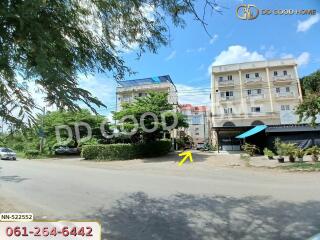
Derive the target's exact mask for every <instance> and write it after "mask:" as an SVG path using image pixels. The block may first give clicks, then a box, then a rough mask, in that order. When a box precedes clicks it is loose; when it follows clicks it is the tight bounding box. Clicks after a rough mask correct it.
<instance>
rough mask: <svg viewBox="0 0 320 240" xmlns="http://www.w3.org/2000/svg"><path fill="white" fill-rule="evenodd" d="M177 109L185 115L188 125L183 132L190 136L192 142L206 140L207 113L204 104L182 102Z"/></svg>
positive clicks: (207, 131) (196, 142)
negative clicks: (195, 104)
mask: <svg viewBox="0 0 320 240" xmlns="http://www.w3.org/2000/svg"><path fill="white" fill-rule="evenodd" d="M179 109H180V111H181V113H182V114H183V115H185V116H186V117H187V121H188V124H189V127H188V128H187V129H186V130H185V133H186V134H187V135H189V136H190V137H192V140H193V143H194V144H195V145H197V144H198V143H205V142H208V135H209V116H210V115H209V113H208V108H207V107H206V106H192V105H191V104H182V105H180V106H179Z"/></svg>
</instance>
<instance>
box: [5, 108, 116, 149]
mask: <svg viewBox="0 0 320 240" xmlns="http://www.w3.org/2000/svg"><path fill="white" fill-rule="evenodd" d="M103 120H104V117H103V116H100V115H93V114H92V113H91V112H90V111H89V110H79V111H76V112H71V111H55V112H48V113H47V114H46V115H45V116H41V115H38V116H37V117H36V120H35V124H34V125H33V126H32V127H30V128H24V129H23V130H16V131H14V132H11V133H10V134H8V135H7V136H3V137H2V138H1V139H2V142H3V144H4V145H5V146H8V147H11V148H13V149H15V150H17V151H25V152H26V151H28V150H39V144H40V137H39V132H40V131H43V132H44V134H45V145H44V149H45V152H47V153H51V152H52V150H53V148H54V147H57V146H58V145H57V144H58V143H57V139H56V132H55V127H56V126H61V125H67V126H69V127H70V128H71V129H72V134H73V140H72V141H71V142H66V143H65V145H68V146H70V147H77V146H79V145H82V144H83V143H81V142H80V143H79V142H77V140H76V136H75V130H74V126H75V123H79V122H85V123H88V124H89V125H90V127H91V129H92V137H93V138H92V139H91V140H90V141H91V143H95V144H96V143H98V142H99V141H101V142H103V141H104V138H103V136H102V134H101V131H100V124H101V123H102V122H103ZM40 129H41V130H40ZM105 131H106V132H107V133H108V134H110V133H111V131H110V129H109V127H108V126H107V125H105ZM79 132H80V137H85V136H87V130H86V129H85V128H83V127H79ZM60 133H61V138H63V139H67V138H68V134H67V132H66V131H63V130H61V131H60ZM84 144H85V143H84Z"/></svg>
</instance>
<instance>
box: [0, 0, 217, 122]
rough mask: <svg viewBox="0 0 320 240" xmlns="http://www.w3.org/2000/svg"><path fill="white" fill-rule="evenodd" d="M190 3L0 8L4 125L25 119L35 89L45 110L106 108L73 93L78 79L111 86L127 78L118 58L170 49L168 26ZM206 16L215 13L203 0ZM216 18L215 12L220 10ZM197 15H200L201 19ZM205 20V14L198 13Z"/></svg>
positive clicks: (141, 0)
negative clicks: (106, 80)
mask: <svg viewBox="0 0 320 240" xmlns="http://www.w3.org/2000/svg"><path fill="white" fill-rule="evenodd" d="M195 2H196V1H195V0H134V1H133V0H121V1H118V0H110V1H106V0H95V1H93V0H88V1H83V0H66V1H60V0H50V1H46V0H29V1H22V0H2V1H0V116H2V117H4V119H5V120H6V121H8V122H16V123H17V122H19V123H20V124H21V123H22V121H21V119H22V118H28V119H30V117H31V113H32V109H33V108H34V107H35V106H34V101H33V98H32V92H31V93H30V92H29V91H30V89H28V87H27V86H28V85H30V84H31V85H33V84H34V83H36V85H37V86H38V87H39V89H40V90H41V91H42V92H43V93H44V94H45V95H46V98H45V100H46V102H47V103H48V104H55V105H56V106H57V107H58V108H59V109H68V110H79V109H80V106H79V104H80V103H81V102H82V103H84V104H86V105H87V106H88V107H89V108H91V110H92V111H95V107H104V106H105V105H104V104H103V103H102V102H101V101H99V100H98V99H97V98H95V97H94V96H92V95H91V94H90V92H88V91H87V90H85V89H82V88H80V87H79V81H78V79H79V78H78V75H79V74H84V75H86V74H88V73H95V72H108V73H110V74H112V75H113V77H114V78H115V79H116V80H120V79H122V78H123V77H124V76H125V74H126V73H130V72H131V71H130V70H129V68H128V67H127V66H126V65H125V62H124V60H123V57H122V54H121V53H123V52H124V51H126V50H128V49H132V48H133V47H134V48H137V49H138V54H139V55H140V54H142V53H143V52H145V51H151V52H156V50H157V49H158V48H159V46H161V45H166V44H167V43H168V41H169V36H170V35H169V29H168V26H169V24H168V23H167V22H166V20H167V19H168V20H169V19H170V21H171V22H173V24H174V25H175V26H180V27H182V26H184V21H183V18H182V16H183V15H185V14H187V13H191V14H194V16H195V18H196V19H197V20H198V21H200V22H201V23H202V24H203V25H204V26H205V22H204V17H205V16H202V15H201V16H199V15H198V14H197V12H196V11H195ZM204 8H205V9H204V10H208V9H207V8H209V9H210V10H211V11H217V9H218V8H217V4H216V3H215V2H214V1H212V2H211V1H210V0H205V1H204ZM218 11H219V10H218ZM201 12H202V11H201ZM203 12H204V13H206V12H209V11H203Z"/></svg>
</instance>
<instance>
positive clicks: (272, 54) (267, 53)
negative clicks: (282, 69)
mask: <svg viewBox="0 0 320 240" xmlns="http://www.w3.org/2000/svg"><path fill="white" fill-rule="evenodd" d="M265 50H266V51H265V53H264V57H265V58H266V59H272V58H275V57H276V55H277V50H276V49H275V47H274V46H273V45H271V46H270V47H269V48H267V49H265Z"/></svg>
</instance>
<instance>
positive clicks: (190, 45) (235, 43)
mask: <svg viewBox="0 0 320 240" xmlns="http://www.w3.org/2000/svg"><path fill="white" fill-rule="evenodd" d="M216 1H217V3H218V4H219V5H220V6H222V8H221V10H222V14H219V13H214V14H213V15H212V16H210V15H208V16H207V19H206V22H207V23H208V26H207V30H208V32H209V33H210V36H209V35H208V34H207V33H206V31H205V30H204V29H203V26H202V25H201V24H200V23H199V22H197V21H195V20H194V17H193V16H191V15H188V16H186V17H185V21H186V24H187V25H186V27H185V28H184V29H181V28H175V27H173V26H170V33H171V38H172V39H171V42H170V44H169V45H168V46H164V47H161V48H160V49H159V50H158V53H157V54H151V53H145V54H144V55H142V57H141V58H139V59H137V53H136V51H135V49H133V50H132V51H128V52H126V53H125V54H124V56H123V57H124V59H125V61H126V64H127V66H129V67H130V68H131V69H132V70H134V71H136V72H137V73H136V74H135V75H134V76H130V77H128V78H127V80H130V79H137V78H145V77H154V76H161V75H167V74H168V75H170V76H171V78H172V80H173V82H174V83H175V85H176V86H177V88H178V91H179V92H180V94H179V103H191V104H194V105H209V101H210V100H209V90H208V89H209V88H210V76H209V73H208V69H209V67H210V66H211V65H212V64H215V65H221V64H230V63H238V62H246V61H256V60H265V59H277V58H286V57H294V58H296V60H297V62H298V64H299V68H298V70H299V75H300V77H302V76H305V75H308V74H310V73H312V72H313V71H315V70H317V69H320V67H319V65H320V47H319V37H320V31H319V30H320V2H319V0H250V1H246V0H243V1H241V0H216ZM203 2H204V1H203V0H198V1H197V9H198V10H200V9H201V8H202V5H201V4H202V3H203ZM242 3H247V4H255V5H256V6H257V8H259V9H260V10H262V9H316V10H317V12H318V14H317V15H315V16H310V15H309V16H308V15H307V16H304V15H293V16H275V15H270V16H266V15H261V14H260V15H259V16H258V18H257V19H255V20H251V21H244V20H241V19H239V18H237V16H236V14H235V10H236V8H237V6H239V4H242ZM260 12H261V11H260ZM80 84H81V86H82V87H84V88H86V89H88V90H90V91H91V92H92V94H93V95H95V96H97V97H98V98H100V100H102V101H103V102H104V103H105V104H106V105H107V106H108V110H104V109H101V110H99V112H100V113H101V114H104V115H110V112H111V111H114V110H115V90H116V82H115V81H114V80H113V79H112V78H110V77H109V76H108V74H96V75H95V76H90V77H88V78H81V80H80ZM204 89H205V90H204ZM188 91H189V92H191V93H187V92H188Z"/></svg>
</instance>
